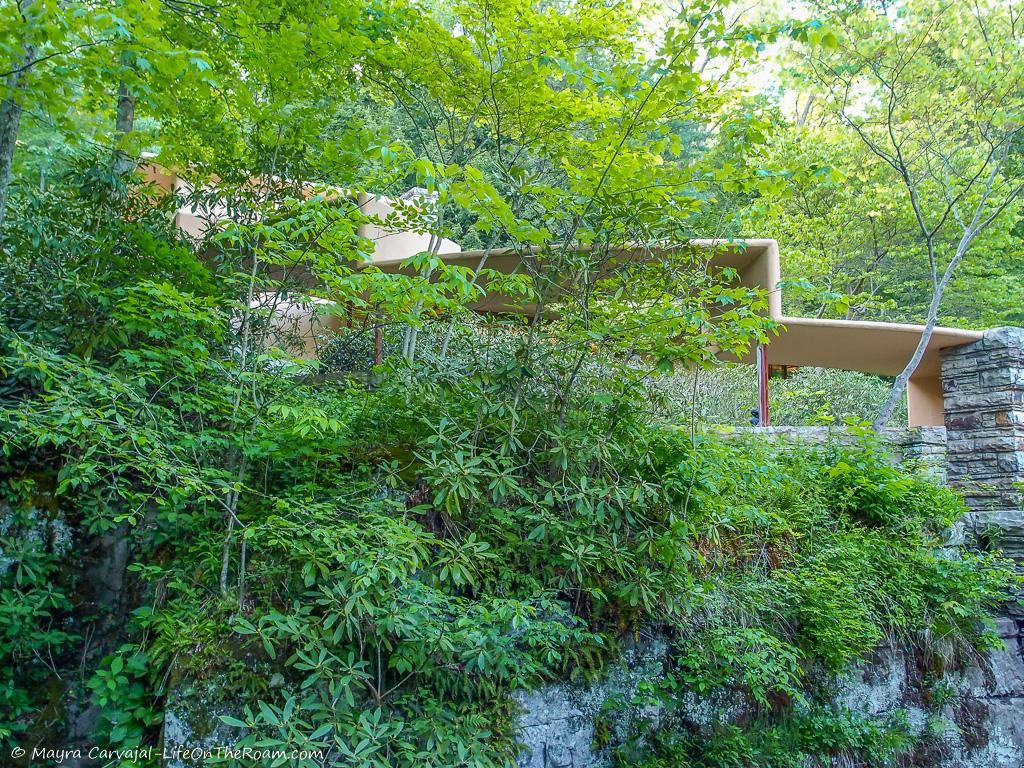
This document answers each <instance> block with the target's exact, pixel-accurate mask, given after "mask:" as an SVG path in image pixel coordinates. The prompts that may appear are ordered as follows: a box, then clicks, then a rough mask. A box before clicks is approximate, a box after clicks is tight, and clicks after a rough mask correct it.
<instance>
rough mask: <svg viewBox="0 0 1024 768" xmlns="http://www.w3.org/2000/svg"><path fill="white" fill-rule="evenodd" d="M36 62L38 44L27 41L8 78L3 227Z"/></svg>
mask: <svg viewBox="0 0 1024 768" xmlns="http://www.w3.org/2000/svg"><path fill="white" fill-rule="evenodd" d="M35 62H36V47H35V46H34V45H26V46H25V53H24V55H23V56H22V59H21V67H20V68H19V70H18V71H17V72H15V73H14V74H12V75H11V76H10V77H8V78H7V98H6V99H4V100H3V102H2V103H0V228H3V224H4V214H5V213H6V211H7V196H8V194H9V192H10V188H11V168H12V166H13V164H14V148H15V147H16V146H17V142H18V129H19V128H20V127H21V100H22V99H23V98H24V96H25V91H26V90H27V88H28V75H29V73H30V72H31V71H32V67H33V66H34V65H35Z"/></svg>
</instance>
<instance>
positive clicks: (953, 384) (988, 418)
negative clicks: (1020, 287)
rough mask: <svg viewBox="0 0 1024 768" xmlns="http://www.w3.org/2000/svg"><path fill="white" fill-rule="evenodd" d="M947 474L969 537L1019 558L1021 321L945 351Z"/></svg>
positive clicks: (1023, 498) (1023, 434) (1023, 512)
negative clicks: (963, 509) (963, 508)
mask: <svg viewBox="0 0 1024 768" xmlns="http://www.w3.org/2000/svg"><path fill="white" fill-rule="evenodd" d="M942 389H943V393H944V395H945V401H946V404H945V411H946V440H947V461H948V467H947V471H948V478H949V483H950V485H952V486H954V487H956V488H959V489H960V490H961V491H962V492H963V493H964V496H965V498H966V501H967V505H968V506H969V507H970V508H971V515H970V517H969V519H968V534H969V535H971V534H973V539H974V541H973V542H972V543H973V544H976V545H980V546H982V547H987V546H991V547H998V548H1000V549H1002V550H1003V551H1004V552H1005V553H1006V554H1007V555H1009V556H1010V557H1013V558H1014V560H1016V561H1017V562H1018V564H1021V565H1024V493H1022V489H1024V486H1022V483H1024V328H995V329H993V330H991V331H986V332H985V336H984V338H982V339H980V340H979V341H976V342H974V343H972V344H967V345H964V346H962V347H955V348H952V349H947V350H944V351H943V355H942Z"/></svg>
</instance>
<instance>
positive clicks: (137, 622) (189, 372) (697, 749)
mask: <svg viewBox="0 0 1024 768" xmlns="http://www.w3.org/2000/svg"><path fill="white" fill-rule="evenodd" d="M124 194H127V193H126V192H124V191H120V192H118V191H117V190H116V189H115V190H113V191H111V188H110V187H109V186H106V185H104V184H103V183H100V182H97V183H96V186H95V188H93V187H91V186H90V185H88V184H85V185H82V186H72V187H69V191H68V192H67V193H66V194H65V195H64V196H63V197H57V199H52V200H49V201H47V200H44V199H40V200H37V201H35V203H34V204H36V205H44V204H46V205H49V206H51V208H50V209H49V211H48V212H47V215H46V216H45V217H43V216H39V217H35V216H31V215H29V212H28V211H26V212H24V213H23V214H20V215H21V218H20V219H18V221H19V224H18V225H17V226H16V227H14V228H13V229H12V231H11V232H10V233H9V234H8V235H6V237H7V240H6V243H7V248H8V250H7V252H6V254H7V255H6V257H5V258H6V265H5V269H4V278H3V279H4V280H5V283H4V289H5V294H4V295H5V297H6V300H5V302H4V304H3V307H2V311H3V313H4V317H3V319H4V323H3V328H2V340H0V351H2V359H0V366H2V370H3V373H4V377H3V381H2V384H0V398H2V400H0V425H2V429H3V436H4V440H3V455H2V462H3V464H2V475H3V487H2V494H3V506H2V510H3V522H2V526H3V527H2V528H0V547H2V555H3V561H2V568H0V570H2V573H0V579H2V581H0V658H2V663H0V675H2V679H0V736H2V738H3V739H4V740H5V741H13V742H14V743H24V744H29V743H35V742H37V741H39V740H40V739H43V740H46V739H48V738H51V737H53V736H54V735H55V734H69V733H71V734H73V733H80V732H81V729H82V728H85V727H88V728H89V732H90V733H91V734H92V738H94V739H95V742H96V743H98V744H100V745H103V746H111V747H131V746H135V745H140V744H153V743H156V742H157V741H158V740H159V739H160V735H161V724H162V720H163V715H164V709H165V705H166V702H167V701H168V700H169V699H173V698H174V696H175V692H176V691H182V690H187V689H188V686H189V685H191V684H193V683H196V682H199V683H206V684H210V685H213V686H214V687H216V688H217V689H218V691H219V693H220V696H221V697H223V700H226V701H230V702H233V703H234V709H233V711H232V712H231V713H230V714H226V715H224V716H223V717H222V718H221V723H220V727H221V729H222V730H221V732H222V733H224V732H226V733H228V734H230V738H231V739H237V740H238V741H239V743H241V744H249V745H259V746H263V747H276V746H282V745H286V746H291V747H298V748H306V749H308V748H322V749H323V750H325V754H326V755H328V757H327V758H326V759H325V761H324V762H326V764H332V765H346V766H362V765H365V766H371V765H372V766H410V767H412V766H426V765H431V766H481V768H482V767H484V766H497V765H508V764H510V761H512V760H513V758H514V755H515V752H516V746H515V719H516V717H517V710H516V706H515V705H514V704H513V702H512V700H511V699H510V694H511V693H512V692H513V691H515V690H519V689H524V688H530V687H532V686H537V685H540V684H543V683H544V682H545V681H550V680H556V679H564V678H571V679H586V678H590V677H596V676H599V675H600V674H601V672H602V669H604V668H605V667H606V666H607V665H608V664H610V663H615V662H616V660H617V659H618V658H619V657H620V655H621V654H622V652H623V650H624V649H625V648H627V647H629V646H631V645H632V644H635V643H636V642H637V641H641V642H642V641H643V640H644V639H645V638H651V637H653V636H655V635H657V636H659V637H663V638H665V639H666V640H667V642H668V648H669V650H668V653H667V656H666V660H665V669H664V674H663V675H662V676H661V677H660V679H658V680H657V681H655V683H653V684H652V685H651V686H650V689H649V690H647V691H646V693H645V695H646V696H648V697H649V698H650V701H651V702H654V703H656V704H657V706H658V707H660V708H661V711H662V712H663V713H664V717H662V718H660V719H659V724H658V725H657V726H655V725H653V724H648V725H646V726H644V727H640V728H639V729H637V730H636V732H635V733H633V734H632V735H631V738H630V740H629V743H628V744H620V745H611V746H610V748H611V747H614V748H615V749H616V750H618V754H619V755H620V756H621V759H622V760H623V761H627V762H631V763H633V764H641V765H648V766H652V768H653V766H686V765H690V766H694V767H696V766H712V765H714V766H764V767H765V768H767V767H768V766H773V767H774V766H802V765H805V764H806V763H805V762H804V761H805V760H806V759H807V758H813V759H816V760H817V761H818V762H819V764H828V760H829V759H830V758H831V757H833V756H839V755H847V756H851V757H854V758H856V759H858V760H861V761H863V762H862V763H861V764H865V765H888V764H892V763H893V761H894V760H896V759H897V757H898V756H899V755H900V754H902V753H904V752H905V751H906V750H907V749H909V748H910V746H911V745H912V742H913V736H912V735H910V734H909V733H908V731H907V729H906V728H905V727H904V725H903V724H901V723H899V722H895V723H888V722H882V721H879V720H873V719H871V718H868V717H867V716H865V715H858V714H857V713H852V712H847V711H845V710H842V709H840V708H838V707H837V706H836V704H835V702H834V698H835V697H834V693H835V691H834V682H835V679H836V676H838V675H841V674H843V673H844V672H846V671H848V670H849V669H850V668H851V665H854V664H856V663H857V662H859V661H861V660H864V659H865V658H867V657H869V656H870V654H871V653H872V651H873V649H875V648H876V647H878V646H879V645H880V644H882V643H884V642H896V643H899V644H901V645H903V646H905V647H907V648H911V649H918V651H920V652H921V653H922V654H924V655H926V656H931V657H949V656H951V655H953V654H954V652H955V651H956V649H958V648H960V649H964V648H968V647H977V648H986V647H991V646H992V645H994V644H995V643H996V642H997V640H996V638H995V636H994V634H993V633H992V631H991V624H990V622H989V620H988V618H987V614H988V611H990V610H991V609H992V608H993V607H994V606H995V605H996V604H997V603H998V601H999V600H1000V598H1001V596H1002V595H1003V593H1004V590H1005V588H1006V586H1007V583H1008V580H1009V575H1008V572H1007V571H1006V570H1005V569H1004V568H1003V567H1002V566H1001V565H1000V564H999V562H998V561H996V560H994V559H992V558H991V557H989V556H983V555H975V554H963V553H953V552H950V551H947V550H945V549H943V548H942V547H941V545H942V543H943V541H944V536H945V532H946V531H947V530H948V528H949V526H950V525H951V524H953V523H954V522H955V521H956V520H957V519H958V518H959V516H960V515H961V514H962V512H963V508H962V505H961V502H960V500H959V499H958V498H957V497H956V495H955V494H953V493H952V492H951V491H948V490H944V489H941V488H939V487H936V486H935V485H933V484H932V483H931V482H929V481H928V480H927V479H926V478H925V477H924V476H923V475H920V474H915V473H913V472H910V471H906V470H903V469H897V468H894V467H893V466H891V465H890V463H889V461H888V459H887V455H886V453H885V450H884V448H883V447H881V446H879V445H876V444H875V443H874V441H873V439H872V438H871V436H870V435H869V434H863V435H862V436H860V437H859V438H858V439H857V440H856V441H855V445H853V446H852V447H843V446H842V445H839V444H835V445H828V446H825V447H821V448H816V449H811V448H805V449H792V450H777V449H772V448H769V447H767V446H764V445H759V444H757V443H756V442H743V441H740V440H725V439H722V438H720V437H716V436H714V435H707V434H701V433H699V432H694V431H692V430H691V429H690V427H689V426H688V425H687V424H686V423H685V419H684V418H683V415H682V414H680V415H679V416H677V417H674V418H670V419H664V418H661V417H656V416H655V415H654V414H655V413H663V412H664V409H663V407H661V406H663V405H664V404H660V405H659V407H655V404H654V403H653V402H652V399H651V398H652V397H655V395H653V394H652V389H653V388H651V387H649V386H648V383H649V382H650V380H651V378H652V377H654V376H657V375H660V374H659V373H658V371H651V370H650V369H649V368H648V367H646V366H645V365H644V364H642V363H640V362H638V358H637V357H635V356H633V357H630V356H629V355H623V352H622V350H623V347H621V346H616V345H615V344H608V343H606V342H605V341H604V340H602V338H601V337H600V334H598V335H596V336H595V335H594V334H595V330H594V329H595V328H600V327H601V326H600V325H599V323H598V322H597V321H596V320H595V321H594V322H593V324H591V325H589V326H588V330H587V331H586V333H585V334H582V335H578V336H577V335H574V334H575V333H577V331H575V330H574V328H573V326H572V325H571V324H570V322H569V320H567V319H564V318H563V319H562V320H560V321H557V322H553V324H552V326H551V327H546V326H543V325H540V324H533V325H528V324H526V323H525V322H523V321H512V322H511V323H510V324H502V325H495V326H481V325H480V324H479V323H477V322H475V321H470V320H459V321H458V322H457V323H455V324H453V325H450V324H449V321H448V320H446V319H440V313H438V319H435V320H429V321H423V322H420V325H421V338H420V349H421V352H420V354H419V356H417V358H416V360H415V361H414V362H410V361H409V360H408V359H404V358H403V357H402V356H400V355H397V354H390V355H388V356H387V357H386V359H385V362H384V364H383V365H381V366H378V367H376V368H374V369H373V370H371V365H370V363H371V361H370V360H367V359H365V356H364V358H363V359H361V362H360V361H358V360H357V364H350V363H346V364H342V363H341V362H338V360H340V359H341V358H338V359H336V360H335V362H334V363H333V364H330V362H329V363H328V364H327V365H316V364H312V363H309V362H307V361H303V360H300V359H297V358H293V357H291V356H290V355H288V354H286V353H285V352H284V351H283V350H281V349H275V348H271V347H269V346H266V345H261V344H260V343H258V342H256V341H254V340H253V339H254V338H256V337H257V336H258V334H259V333H260V332H262V333H264V335H266V333H267V332H268V330H267V329H268V328H269V327H270V325H269V321H270V318H271V317H272V316H273V308H271V309H270V310H267V311H266V312H264V313H263V314H260V312H257V311H252V306H253V301H252V296H253V295H254V288H253V285H254V284H253V280H254V279H255V278H254V277H252V275H255V272H256V271H255V269H254V268H253V269H249V263H251V262H249V263H245V264H244V267H245V269H238V270H235V269H232V268H231V265H230V263H229V262H228V261H227V260H226V259H221V258H219V257H210V256H206V257H205V258H202V259H201V258H199V257H198V256H196V255H195V254H196V253H197V251H196V250H195V248H194V246H193V245H192V244H190V243H187V242H184V241H181V240H179V239H178V235H176V234H175V233H174V232H173V231H171V229H170V227H169V225H168V224H167V220H166V218H165V217H164V215H163V214H162V212H161V211H160V209H159V208H154V207H152V206H151V205H150V204H148V203H142V204H140V205H139V206H138V208H137V209H135V208H132V207H131V206H130V205H129V206H126V205H125V198H123V197H116V196H117V195H124ZM104 195H115V198H114V199H113V201H112V202H111V201H108V200H107V198H106V197H104ZM111 206H117V207H119V210H124V209H125V208H126V207H127V210H128V211H129V213H128V214H126V215H124V214H119V215H112V214H111V211H112V208H111ZM318 215H319V214H318ZM322 215H324V216H328V215H331V216H333V215H336V214H333V213H331V214H322ZM34 222H43V223H42V224H41V225H39V227H38V229H33V227H35V226H36V225H35V223H34ZM76 227H77V228H78V229H74V228H76ZM260 227H261V228H260V238H265V237H266V233H267V226H266V225H265V224H261V225H260ZM351 229H354V228H351ZM244 234H245V233H244V232H239V233H236V235H237V236H238V237H242V236H243V235H244ZM261 242H262V240H261ZM82 243H85V244H86V245H82ZM247 275H248V276H249V277H248V282H247ZM345 278H346V279H348V280H355V279H356V276H355V273H352V274H346V275H345ZM376 279H379V278H376ZM395 279H396V280H398V279H404V278H395ZM453 280H454V278H453ZM442 283H443V281H442ZM453 285H454V283H453ZM456 287H457V286H456ZM394 289H395V285H391V286H390V287H388V288H387V291H390V293H387V291H384V289H382V295H400V293H399V294H396V293H395V290H394ZM442 289H443V290H448V291H454V290H455V288H452V287H451V286H447V287H445V286H443V285H442ZM258 290H263V291H266V290H270V291H277V292H280V291H281V289H280V286H278V285H276V284H273V283H270V282H268V283H267V284H264V285H261V286H259V289H258ZM364 290H370V288H367V287H366V286H365V285H358V286H357V291H358V292H360V293H358V295H363V294H362V293H361V292H362V291H364ZM709 290H710V289H709ZM353 295H356V294H355V293H354V294H353ZM424 301H426V299H424ZM751 301H754V299H753V298H752V299H751ZM378 306H381V305H380V304H379V305H378ZM402 306H403V307H406V309H404V310H403V311H405V312H408V311H409V309H408V306H407V303H405V304H402ZM418 310H419V308H418V307H417V308H416V311H418ZM389 311H392V312H393V316H391V318H390V320H389V322H395V323H399V321H400V319H401V318H403V317H404V318H405V320H406V322H409V321H408V317H407V316H403V315H401V314H400V313H399V312H398V311H397V310H389ZM610 316H614V313H611V315H610ZM395 318H398V319H395ZM731 321H735V322H736V323H737V324H739V325H740V326H742V324H743V323H744V322H747V320H746V319H745V316H743V315H742V314H739V315H736V316H735V317H730V316H729V315H728V314H726V315H723V320H722V323H723V325H726V324H728V323H729V322H731ZM609 322H611V321H609ZM359 333H360V331H359V330H358V329H357V328H353V329H351V330H343V331H342V338H341V339H340V340H335V342H334V343H339V344H340V343H341V342H342V341H344V339H345V338H348V337H355V336H357V335H359ZM449 335H450V336H451V338H450V340H449V339H446V337H447V336H449ZM364 338H365V336H364ZM645 338H646V337H645ZM581 344H583V345H585V346H582V349H583V354H582V355H581V354H579V353H578V350H579V349H581ZM342 346H344V345H343V344H342ZM353 348H355V349H359V344H355V345H354V347H353ZM342 357H343V356H342ZM325 360H327V361H331V360H332V358H331V356H330V355H327V356H325ZM668 360H669V364H668V365H665V363H664V360H663V361H662V363H661V364H660V366H659V368H660V369H661V370H662V371H663V372H664V371H665V369H666V368H667V369H668V370H671V367H672V366H671V358H668ZM694 694H696V695H698V696H706V697H708V698H709V700H711V701H716V700H718V698H716V697H732V699H733V700H734V701H738V702H740V703H741V705H742V706H741V708H740V711H741V712H742V713H743V714H742V715H741V716H739V717H736V718H732V719H730V718H729V717H728V716H727V715H728V712H729V711H731V710H729V709H728V708H725V707H723V708H722V709H721V710H720V711H718V712H717V715H716V719H717V720H719V722H714V723H712V725H710V726H708V727H707V728H705V729H704V730H698V729H695V728H694V727H692V726H689V725H687V724H686V718H685V707H686V704H685V702H686V701H688V700H689V699H688V697H690V696H692V695H694ZM126 764H127V763H126ZM308 764H322V763H319V762H314V761H311V762H309V763H308Z"/></svg>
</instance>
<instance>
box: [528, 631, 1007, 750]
mask: <svg viewBox="0 0 1024 768" xmlns="http://www.w3.org/2000/svg"><path fill="white" fill-rule="evenodd" d="M999 628H1000V635H1001V637H1002V638H1003V640H1004V642H1005V644H1006V647H1005V648H1004V649H1003V650H1000V651H995V652H993V653H990V654H988V655H987V656H985V657H983V658H974V659H965V660H962V661H963V662H964V663H965V666H964V667H963V669H962V670H961V671H959V672H953V673H950V674H948V675H947V687H946V692H945V694H944V695H943V698H942V700H941V701H937V700H936V695H935V691H934V689H932V688H930V687H929V686H926V685H925V684H924V680H923V672H922V663H921V662H922V660H921V659H920V658H918V657H916V656H915V655H914V654H912V653H909V652H906V651H903V650H900V649H897V648H891V647H888V648H882V649H879V650H878V651H877V652H876V654H875V655H874V657H873V658H872V659H871V661H870V662H869V663H866V664H864V665H863V666H862V667H861V668H859V669H857V670H856V671H855V672H854V673H852V674H851V675H849V676H848V677H846V678H845V679H843V680H842V681H840V685H839V689H838V691H837V693H836V697H835V700H836V704H838V705H840V706H843V707H846V708H848V709H850V710H852V711H854V712H860V713H864V714H866V715H871V716H875V717H879V718H881V719H883V720H885V719H891V718H897V717H898V718H901V719H902V720H903V721H904V722H905V723H906V724H907V726H908V727H909V729H910V731H911V732H912V733H913V735H914V736H915V737H916V738H917V739H918V746H917V748H916V749H915V751H914V754H913V756H912V757H911V761H912V762H911V764H913V765H919V766H930V767H934V768H1021V766H1024V657H1022V654H1021V647H1020V641H1021V634H1020V627H1019V625H1018V624H1017V622H1015V621H1013V620H1011V619H1005V618H1004V619H1001V620H1000V622H999ZM667 647H668V643H667V641H666V639H665V638H663V637H658V638H655V639H653V640H652V641H649V642H647V643H644V644H643V645H642V646H638V647H635V648H633V649H631V650H630V651H628V652H627V653H626V654H625V655H624V657H623V659H622V662H621V664H620V666H619V667H617V668H615V669H613V670H612V671H610V672H609V673H608V674H607V676H606V677H605V678H603V679H602V680H600V681H599V682H596V683H590V684H576V683H568V682H565V683H556V684H552V685H548V686H545V687H544V688H541V689H539V690H536V691H532V692H529V693H521V694H519V695H518V696H517V697H516V698H517V701H518V702H519V704H520V705H521V707H522V714H521V716H520V719H519V730H520V740H521V742H522V745H523V751H522V753H521V755H520V757H519V762H518V768H607V767H608V766H609V765H610V764H611V751H612V749H613V748H615V747H619V746H621V745H623V744H626V743H627V741H628V739H629V737H630V736H631V735H634V736H635V735H637V734H638V733H639V734H641V735H642V734H643V732H644V731H645V730H646V731H653V730H655V729H657V728H658V726H659V725H661V721H662V719H663V718H664V717H665V714H664V713H663V712H662V711H661V710H660V709H659V708H657V707H652V706H650V705H643V704H635V703H632V702H636V701H637V699H638V697H637V693H638V692H639V691H640V690H641V689H642V687H643V683H644V682H645V681H650V682H656V681H657V678H658V677H659V676H660V675H662V674H663V671H664V670H663V664H664V661H665V658H666V650H667ZM609 703H612V704H613V706H611V707H610V706H609ZM749 714H750V713H749V711H748V710H747V709H746V708H745V705H744V704H743V703H742V700H741V699H738V698H733V699H730V698H728V697H725V698H723V697H717V698H707V697H701V696H697V695H695V694H687V695H686V696H685V697H684V701H683V705H682V707H681V714H680V713H676V714H675V715H674V716H675V717H677V718H680V719H681V720H682V721H683V722H681V723H679V724H680V725H685V726H686V727H688V728H692V729H696V730H697V731H700V730H701V729H709V728H711V727H712V726H713V725H715V724H716V722H726V723H727V722H736V723H740V722H742V721H743V720H744V718H746V717H747V716H748V715H749Z"/></svg>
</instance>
